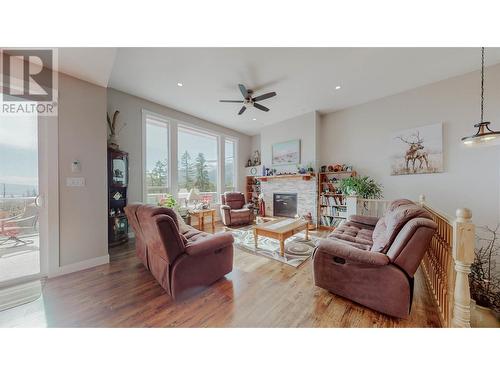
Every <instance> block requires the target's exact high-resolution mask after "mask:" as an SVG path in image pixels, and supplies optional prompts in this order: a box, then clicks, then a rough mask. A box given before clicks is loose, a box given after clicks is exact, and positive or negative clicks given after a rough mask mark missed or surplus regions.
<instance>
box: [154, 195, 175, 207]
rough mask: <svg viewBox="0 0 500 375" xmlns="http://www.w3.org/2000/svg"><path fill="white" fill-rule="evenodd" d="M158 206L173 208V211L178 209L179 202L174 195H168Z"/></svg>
mask: <svg viewBox="0 0 500 375" xmlns="http://www.w3.org/2000/svg"><path fill="white" fill-rule="evenodd" d="M158 206H161V207H166V208H171V209H173V210H174V209H177V208H178V204H177V201H176V200H175V198H174V196H173V195H172V194H166V195H165V197H164V198H162V199H160V202H159V203H158Z"/></svg>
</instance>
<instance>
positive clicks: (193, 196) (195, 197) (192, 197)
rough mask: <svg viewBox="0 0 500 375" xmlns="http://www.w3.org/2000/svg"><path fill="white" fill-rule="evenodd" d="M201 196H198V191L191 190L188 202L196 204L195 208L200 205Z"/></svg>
mask: <svg viewBox="0 0 500 375" xmlns="http://www.w3.org/2000/svg"><path fill="white" fill-rule="evenodd" d="M200 198H201V197H200V195H199V194H198V191H197V190H196V189H194V188H193V189H191V190H190V191H189V194H188V196H187V200H188V202H195V207H196V203H198V201H199V200H200Z"/></svg>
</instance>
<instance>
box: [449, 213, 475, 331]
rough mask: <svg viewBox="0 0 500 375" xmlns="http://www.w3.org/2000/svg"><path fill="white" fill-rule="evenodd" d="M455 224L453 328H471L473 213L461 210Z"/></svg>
mask: <svg viewBox="0 0 500 375" xmlns="http://www.w3.org/2000/svg"><path fill="white" fill-rule="evenodd" d="M456 215H457V217H456V219H455V221H454V223H453V229H454V230H453V260H454V261H455V271H456V278H455V292H454V298H453V319H452V326H453V327H470V287H469V273H470V265H471V263H472V262H473V261H474V232H475V228H474V224H472V220H471V218H472V213H471V211H470V210H469V209H467V208H459V209H458V210H457V212H456Z"/></svg>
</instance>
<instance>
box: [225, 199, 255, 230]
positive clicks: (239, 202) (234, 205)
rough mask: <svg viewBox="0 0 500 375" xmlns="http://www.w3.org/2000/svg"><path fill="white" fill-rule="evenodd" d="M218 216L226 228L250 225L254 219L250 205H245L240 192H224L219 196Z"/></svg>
mask: <svg viewBox="0 0 500 375" xmlns="http://www.w3.org/2000/svg"><path fill="white" fill-rule="evenodd" d="M220 199H221V203H222V204H221V206H220V216H221V218H222V222H223V223H224V225H226V226H232V225H244V224H251V223H252V222H253V219H254V214H253V208H254V205H253V204H252V203H248V204H246V203H245V195H244V194H243V193H240V192H225V193H224V194H222V195H221V197H220Z"/></svg>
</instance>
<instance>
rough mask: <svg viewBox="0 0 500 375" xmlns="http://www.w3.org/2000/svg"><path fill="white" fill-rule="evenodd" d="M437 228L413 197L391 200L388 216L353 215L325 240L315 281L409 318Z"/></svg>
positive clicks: (317, 258) (316, 257)
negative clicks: (418, 277) (417, 279)
mask: <svg viewBox="0 0 500 375" xmlns="http://www.w3.org/2000/svg"><path fill="white" fill-rule="evenodd" d="M436 229H437V225H436V223H434V222H433V221H432V220H431V216H430V215H429V214H428V213H427V212H426V211H425V210H424V209H422V208H421V207H419V206H417V205H415V204H414V203H412V202H411V201H408V200H398V201H394V202H392V203H391V205H390V206H389V208H388V210H387V212H386V213H385V215H384V216H383V217H381V218H380V219H379V218H374V217H367V216H358V215H353V216H351V217H350V218H349V220H348V221H347V222H346V223H344V224H342V225H341V226H340V227H339V228H337V229H335V230H334V231H333V232H332V233H331V234H330V235H329V236H328V238H326V239H323V240H321V241H320V242H319V244H318V247H317V249H316V251H315V253H314V256H313V270H314V282H315V285H317V286H319V287H322V288H324V289H327V290H329V291H330V292H333V293H335V294H338V295H340V296H342V297H345V298H348V299H350V300H352V301H355V302H357V303H359V304H361V305H364V306H367V307H369V308H371V309H373V310H376V311H379V312H382V313H384V314H387V315H391V316H394V317H397V318H407V317H408V316H409V314H410V309H411V302H412V298H413V276H414V274H415V272H416V270H417V268H418V266H419V265H420V262H421V260H422V258H423V256H424V254H425V252H426V251H427V249H428V247H429V244H430V241H431V239H432V237H433V235H434V233H435V231H436Z"/></svg>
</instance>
